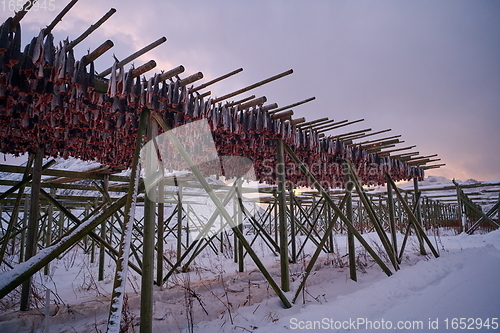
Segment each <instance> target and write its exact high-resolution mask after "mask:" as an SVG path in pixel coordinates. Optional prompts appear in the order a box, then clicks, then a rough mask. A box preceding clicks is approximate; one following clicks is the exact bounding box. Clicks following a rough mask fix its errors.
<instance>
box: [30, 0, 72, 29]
mask: <svg viewBox="0 0 500 333" xmlns="http://www.w3.org/2000/svg"><path fill="white" fill-rule="evenodd" d="M32 2H33V3H35V2H36V1H32ZM77 2H78V0H71V1H70V3H68V4H67V5H66V7H64V9H63V10H61V12H60V13H59V14H58V15H57V16H56V18H55V19H54V20H52V22H51V23H50V24H49V25H48V26H47V27H46V28H45V29H43V33H44V35H45V36H47V35H48V34H49V33H50V32H52V30H53V29H54V28H55V26H56V25H57V23H59V22H61V21H62V18H63V17H64V15H66V14H67V13H68V12H69V11H70V10H71V8H73V6H74V5H75V4H76V3H77Z"/></svg>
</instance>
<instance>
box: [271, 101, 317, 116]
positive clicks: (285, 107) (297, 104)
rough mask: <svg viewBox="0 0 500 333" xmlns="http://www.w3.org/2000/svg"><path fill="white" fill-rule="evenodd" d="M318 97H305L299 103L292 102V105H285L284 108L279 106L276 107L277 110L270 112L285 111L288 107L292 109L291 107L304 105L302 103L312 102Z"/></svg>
mask: <svg viewBox="0 0 500 333" xmlns="http://www.w3.org/2000/svg"><path fill="white" fill-rule="evenodd" d="M315 99H316V97H310V98H308V99H305V100H303V101H300V102H297V103H293V104H290V105H287V106H284V107H282V108H279V109H276V110H273V111H271V112H270V113H275V112H280V111H284V110H286V109H291V108H294V107H296V106H299V105H302V104H305V103H308V102H311V101H314V100H315Z"/></svg>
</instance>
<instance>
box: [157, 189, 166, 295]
mask: <svg viewBox="0 0 500 333" xmlns="http://www.w3.org/2000/svg"><path fill="white" fill-rule="evenodd" d="M158 184H159V185H158V198H159V199H160V200H159V202H158V227H157V232H158V235H157V236H156V239H157V241H156V284H157V285H159V286H160V289H161V288H162V286H163V284H162V283H161V280H162V278H163V244H164V241H163V235H164V232H165V230H164V227H165V216H164V214H165V204H164V200H165V198H164V196H165V194H164V189H165V186H164V184H163V181H162V180H160V182H159V183H158Z"/></svg>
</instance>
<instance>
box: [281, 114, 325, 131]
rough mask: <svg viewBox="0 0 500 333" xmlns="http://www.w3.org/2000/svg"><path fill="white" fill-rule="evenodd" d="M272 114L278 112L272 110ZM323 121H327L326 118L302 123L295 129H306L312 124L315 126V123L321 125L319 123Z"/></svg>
mask: <svg viewBox="0 0 500 333" xmlns="http://www.w3.org/2000/svg"><path fill="white" fill-rule="evenodd" d="M274 112H278V111H276V110H274ZM325 121H329V120H328V117H325V118H319V119H316V120H313V121H308V122H305V123H302V124H300V125H297V127H299V128H302V127H306V126H309V125H312V124H317V123H321V122H325Z"/></svg>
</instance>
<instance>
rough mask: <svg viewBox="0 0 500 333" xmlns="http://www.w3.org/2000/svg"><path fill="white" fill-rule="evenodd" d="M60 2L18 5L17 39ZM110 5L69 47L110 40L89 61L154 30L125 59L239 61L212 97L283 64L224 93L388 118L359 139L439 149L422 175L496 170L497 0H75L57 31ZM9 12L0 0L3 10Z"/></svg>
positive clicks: (372, 121)
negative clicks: (392, 139) (435, 163)
mask: <svg viewBox="0 0 500 333" xmlns="http://www.w3.org/2000/svg"><path fill="white" fill-rule="evenodd" d="M68 2H69V1H66V0H55V1H54V3H55V5H56V11H55V12H48V11H47V12H44V11H42V10H39V11H37V12H32V13H29V14H28V15H27V16H26V17H25V19H23V21H22V24H23V36H24V37H23V45H24V44H26V43H27V42H28V41H29V40H30V39H31V37H33V36H35V35H36V34H38V31H39V29H40V28H41V27H43V26H45V25H48V24H49V23H50V22H51V21H52V19H53V18H54V17H55V16H56V12H59V11H60V10H61V9H62V8H63V7H64V6H65V5H66V4H67V3H68ZM111 7H114V8H116V9H117V13H116V14H115V15H114V16H113V17H112V18H111V19H110V20H108V22H107V23H106V24H105V25H104V26H103V27H101V28H100V29H99V30H98V31H97V32H95V33H93V34H92V35H91V36H90V37H89V38H88V39H86V40H85V41H84V42H83V43H82V44H80V45H78V46H77V48H76V52H77V54H79V55H80V56H81V55H83V54H85V53H86V52H87V50H89V49H90V50H93V49H95V48H96V47H97V46H99V45H100V44H101V43H102V42H104V41H105V40H106V39H111V40H112V41H113V42H114V43H115V47H114V48H113V49H112V50H111V51H109V52H108V53H106V54H105V55H104V56H102V57H101V58H100V59H99V60H98V61H97V63H96V66H97V67H96V68H97V71H99V72H100V71H102V70H104V69H106V68H108V67H109V66H111V64H112V53H114V54H116V56H117V57H118V58H119V59H123V58H125V57H126V56H128V55H129V54H131V53H133V52H135V51H136V50H138V49H139V48H142V47H143V46H145V45H146V44H149V43H150V42H152V41H154V40H156V39H158V38H160V37H162V36H165V37H167V39H168V40H167V42H166V43H165V44H163V45H161V46H160V47H158V48H157V49H155V50H153V51H152V52H150V53H148V54H147V55H146V56H143V57H141V58H140V60H136V61H135V65H136V66H138V65H140V64H142V63H144V62H146V61H148V60H150V59H155V60H156V61H157V63H158V67H157V70H156V71H159V70H169V69H171V68H173V67H176V66H178V65H180V64H182V65H184V66H185V68H186V72H185V73H184V74H183V75H182V77H184V76H186V75H190V74H193V73H195V72H198V71H201V72H203V73H204V75H205V78H204V79H203V80H202V81H200V82H199V83H203V82H206V81H208V80H211V79H213V78H215V77H217V76H220V75H223V74H226V73H228V72H230V71H232V70H235V69H237V68H240V67H242V68H243V69H244V71H243V72H242V73H240V74H238V75H236V76H234V77H232V78H229V79H227V80H224V81H222V82H220V83H218V84H216V85H214V86H211V87H210V88H209V90H211V91H212V96H222V95H224V94H226V93H228V92H231V91H234V90H236V89H239V88H242V87H244V86H247V85H250V84H252V83H255V82H257V81H260V80H262V79H265V78H267V77H270V76H272V75H275V74H278V73H281V72H283V71H285V70H288V69H293V70H294V74H293V75H291V76H288V77H285V78H282V79H280V80H278V81H275V82H273V83H270V84H268V85H265V86H263V87H261V88H259V89H255V90H253V91H251V92H250V93H247V94H243V95H241V96H237V97H235V99H240V98H243V97H246V96H249V95H251V94H255V95H256V96H263V95H265V96H266V97H267V98H268V103H273V102H276V103H278V104H279V105H280V106H285V105H288V104H292V103H294V102H297V101H300V100H303V99H306V98H309V97H312V96H315V97H316V100H315V101H313V102H310V103H308V104H305V105H303V106H300V107H297V108H295V109H294V111H295V116H294V117H296V118H298V117H303V116H305V117H306V118H307V120H314V119H317V118H321V117H329V118H330V119H335V120H336V121H339V120H344V119H349V120H356V119H361V118H364V119H365V121H364V122H362V123H358V124H355V125H352V126H348V127H344V128H341V129H339V130H336V131H331V132H330V133H329V134H331V135H335V134H341V133H345V132H350V131H356V130H360V129H365V128H371V129H372V130H373V131H379V130H383V129H387V128H391V129H392V131H391V132H389V133H384V134H381V135H380V136H377V137H375V136H373V137H370V139H371V138H380V137H384V136H392V135H397V134H401V135H402V138H401V139H402V140H404V141H405V143H403V144H400V145H398V146H397V148H399V147H401V148H402V147H406V146H410V145H417V148H416V149H413V151H419V152H420V154H421V155H430V154H435V153H437V154H439V158H441V159H442V160H441V161H440V162H439V163H446V166H445V167H443V168H441V169H437V170H430V171H429V172H428V173H427V174H431V175H442V176H446V177H448V178H457V179H462V180H465V179H467V178H475V179H479V180H492V179H500V167H499V165H500V154H499V153H498V144H499V143H500V128H499V126H500V61H499V59H500V20H499V19H498V18H499V17H500V2H498V1H458V0H453V1H330V0H329V1H326V0H325V1H320V0H315V1H305V0H303V1H290V0H288V1H284V0H281V1H279V0H274V1H263V0H262V1H258V0H253V1H237V0H233V1H229V0H226V1H201V0H200V1H194V0H193V1H168V2H166V1H165V2H164V1H152V0H149V1H141V2H138V1H129V0H123V1H97V0H80V1H79V2H78V3H77V4H76V6H75V7H74V8H73V9H72V11H71V12H70V13H69V14H68V15H67V16H66V17H65V18H64V20H63V22H61V23H60V24H59V25H58V26H57V27H56V29H55V31H54V34H55V35H56V40H61V39H63V38H65V37H66V36H70V39H74V38H76V37H77V36H78V35H80V34H81V33H82V32H83V31H84V30H85V29H86V28H88V26H90V25H91V24H93V23H95V22H96V21H97V20H98V19H99V18H100V17H101V16H102V15H104V14H105V13H106V12H107V11H108V10H109V9H110V8H111ZM9 15H11V13H10V12H8V11H3V9H2V8H0V19H1V20H2V21H3V20H5V18H6V17H7V16H9ZM152 73H153V72H150V74H149V75H152ZM149 75H148V77H149ZM199 83H198V84H199Z"/></svg>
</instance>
